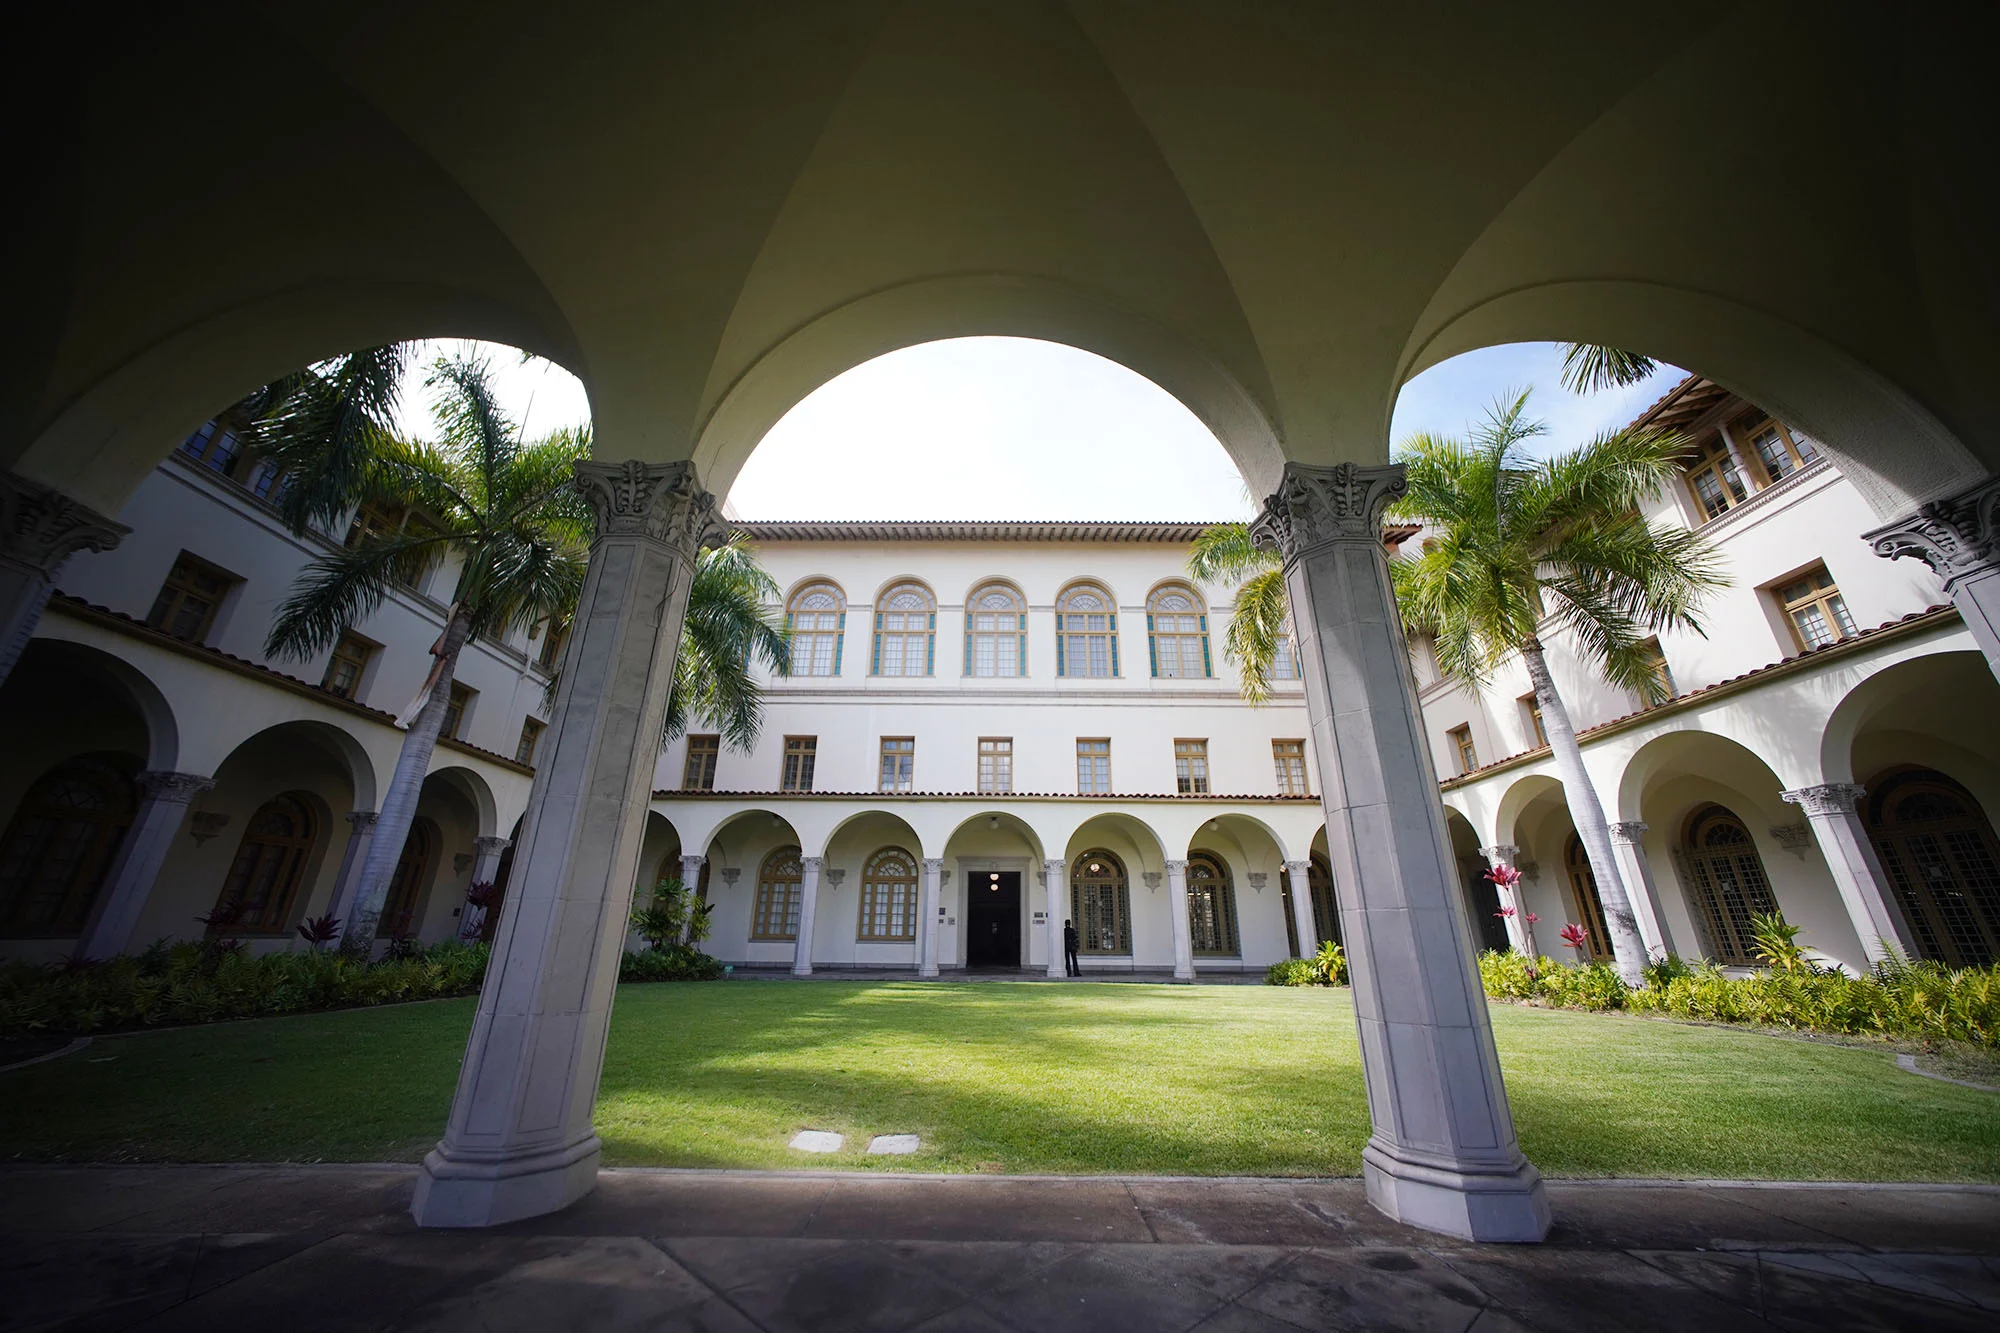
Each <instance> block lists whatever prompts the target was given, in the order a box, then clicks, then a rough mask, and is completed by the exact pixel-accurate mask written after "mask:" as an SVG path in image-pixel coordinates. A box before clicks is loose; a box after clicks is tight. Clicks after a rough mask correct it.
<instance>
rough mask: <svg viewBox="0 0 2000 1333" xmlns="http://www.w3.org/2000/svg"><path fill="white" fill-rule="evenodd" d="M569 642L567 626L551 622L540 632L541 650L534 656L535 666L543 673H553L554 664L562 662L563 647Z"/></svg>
mask: <svg viewBox="0 0 2000 1333" xmlns="http://www.w3.org/2000/svg"><path fill="white" fill-rule="evenodd" d="M568 642H569V626H568V625H567V624H559V623H557V622H556V621H553V620H551V621H550V622H549V624H548V628H547V629H545V630H543V631H542V650H541V652H540V653H538V654H536V656H535V664H536V665H537V666H539V667H541V669H542V670H544V671H554V670H555V669H556V663H557V662H560V661H561V660H562V650H563V645H564V644H566V643H568Z"/></svg>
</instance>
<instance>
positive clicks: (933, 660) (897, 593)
mask: <svg viewBox="0 0 2000 1333" xmlns="http://www.w3.org/2000/svg"><path fill="white" fill-rule="evenodd" d="M936 668H937V599H936V598H935V597H933V596H931V591H930V589H929V588H926V587H924V586H923V585H922V584H921V583H899V584H897V585H896V586H895V587H893V588H891V589H889V591H888V592H886V593H884V594H883V595H882V600H881V601H879V602H877V603H876V604H875V653H874V656H873V658H872V659H871V661H870V663H869V667H868V672H869V674H870V675H874V676H929V675H932V674H934V673H935V671H936Z"/></svg>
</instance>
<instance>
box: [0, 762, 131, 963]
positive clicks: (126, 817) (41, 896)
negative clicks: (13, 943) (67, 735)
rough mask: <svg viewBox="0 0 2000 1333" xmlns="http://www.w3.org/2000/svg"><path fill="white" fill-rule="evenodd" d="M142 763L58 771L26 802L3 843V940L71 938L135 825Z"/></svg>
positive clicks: (43, 778) (0, 851)
mask: <svg viewBox="0 0 2000 1333" xmlns="http://www.w3.org/2000/svg"><path fill="white" fill-rule="evenodd" d="M137 768H138V763H137V761H136V760H132V759H128V758H127V757H125V756H123V755H113V754H103V755H85V756H83V757H81V758H78V759H72V760H69V761H68V762H67V763H64V764H60V765H58V766H56V767H55V768H52V769H50V770H49V771H48V772H47V773H45V774H43V775H42V776H41V778H40V779H38V780H37V781H36V783H35V785H34V786H32V787H30V788H28V792H27V795H25V796H23V797H22V798H21V805H20V808H19V809H18V810H17V811H16V812H15V814H14V820H13V823H11V824H10V825H8V827H7V837H6V839H5V841H0V935H4V936H6V937H8V938H12V939H23V938H30V937H34V936H55V937H62V936H69V935H75V934H76V933H77V932H79V931H81V930H82V929H83V922H84V918H85V917H87V916H88V915H89V914H90V904H91V902H92V901H93V900H94V899H95V898H96V897H97V892H98V890H99V889H100V888H102V887H103V885H104V876H105V872H106V871H108V870H109V869H110V868H111V859H112V857H113V856H114V855H115V854H116V853H117V851H118V844H119V843H120V842H121V841H122V840H123V839H124V837H125V830H126V829H127V828H129V827H130V826H131V823H132V811H133V807H134V804H135V802H134V797H133V792H132V774H133V772H134V771H136V770H137Z"/></svg>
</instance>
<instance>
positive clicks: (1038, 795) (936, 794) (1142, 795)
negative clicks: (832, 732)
mask: <svg viewBox="0 0 2000 1333" xmlns="http://www.w3.org/2000/svg"><path fill="white" fill-rule="evenodd" d="M653 797H654V799H656V800H666V799H669V798H675V797H678V798H680V799H683V800H698V801H707V800H717V799H726V800H737V799H739V798H755V799H758V800H762V799H765V798H776V799H779V800H797V799H799V798H801V797H817V798H822V799H826V800H863V801H879V800H905V801H906V800H914V799H917V798H919V797H927V798H930V799H934V800H935V799H938V798H947V797H948V798H950V799H953V800H958V799H961V798H964V799H973V800H984V801H1058V800H1060V801H1317V800H1318V799H1319V797H1318V796H1316V795H1307V796H1286V795H1283V794H1281V793H1277V792H1265V793H1255V792H1252V793H1244V794H1230V793H1226V792H1224V793H1208V792H1204V793H1201V794H1198V795H1196V794H1189V793H1184V792H1074V791H731V790H715V791H704V790H693V791H691V790H689V789H687V788H685V787H657V788H655V789H654V790H653Z"/></svg>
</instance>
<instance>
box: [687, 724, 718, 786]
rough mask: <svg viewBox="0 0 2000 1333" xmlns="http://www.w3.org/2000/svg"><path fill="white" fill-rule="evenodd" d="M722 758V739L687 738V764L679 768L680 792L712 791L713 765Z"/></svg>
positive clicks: (711, 737) (713, 779) (707, 737)
mask: <svg viewBox="0 0 2000 1333" xmlns="http://www.w3.org/2000/svg"><path fill="white" fill-rule="evenodd" d="M721 756H722V737H720V736H690V737H688V752H687V763H686V764H684V765H683V766H682V767H681V790H683V791H714V790H715V765H716V761H717V760H718V759H720V758H721Z"/></svg>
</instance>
